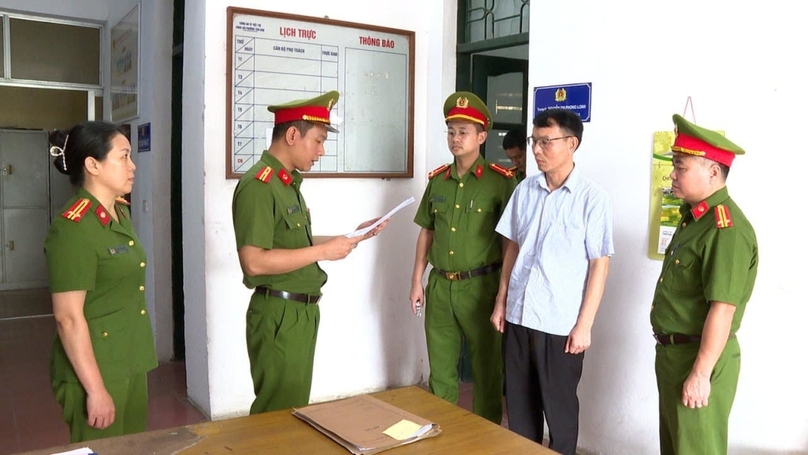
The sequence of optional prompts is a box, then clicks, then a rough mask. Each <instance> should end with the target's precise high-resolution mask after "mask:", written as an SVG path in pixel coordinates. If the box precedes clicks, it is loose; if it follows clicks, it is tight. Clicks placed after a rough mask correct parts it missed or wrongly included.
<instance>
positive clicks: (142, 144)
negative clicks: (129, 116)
mask: <svg viewBox="0 0 808 455" xmlns="http://www.w3.org/2000/svg"><path fill="white" fill-rule="evenodd" d="M149 150H151V123H144V124H143V125H138V126H137V151H138V153H140V152H148V151H149Z"/></svg>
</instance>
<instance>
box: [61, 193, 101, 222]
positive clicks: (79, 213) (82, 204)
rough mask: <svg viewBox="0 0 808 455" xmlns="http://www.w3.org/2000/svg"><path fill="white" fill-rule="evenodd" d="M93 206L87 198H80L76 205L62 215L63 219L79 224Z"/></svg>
mask: <svg viewBox="0 0 808 455" xmlns="http://www.w3.org/2000/svg"><path fill="white" fill-rule="evenodd" d="M92 205H93V204H92V203H91V202H90V200H89V199H87V198H79V200H78V201H76V203H75V204H73V205H71V206H70V208H69V209H67V211H66V212H65V213H63V214H62V217H64V218H67V219H68V220H70V221H73V222H76V223H78V222H79V221H81V217H83V216H84V214H85V213H87V210H90V207H91V206H92Z"/></svg>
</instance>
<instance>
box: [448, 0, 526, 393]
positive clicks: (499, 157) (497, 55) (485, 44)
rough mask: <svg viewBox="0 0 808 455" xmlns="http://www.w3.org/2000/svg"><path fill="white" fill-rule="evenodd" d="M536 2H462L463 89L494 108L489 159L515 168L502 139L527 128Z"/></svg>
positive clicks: (464, 375)
mask: <svg viewBox="0 0 808 455" xmlns="http://www.w3.org/2000/svg"><path fill="white" fill-rule="evenodd" d="M529 17H530V0H511V1H502V0H458V2H457V77H456V84H455V85H456V88H457V90H467V91H471V92H473V93H474V94H476V95H477V96H479V97H480V99H482V100H483V101H484V102H485V103H486V105H487V106H488V109H489V110H490V111H491V116H492V120H493V122H492V128H491V131H489V133H488V139H487V140H486V142H485V144H483V147H482V149H481V152H482V154H483V157H484V158H485V159H486V160H488V161H490V162H494V163H498V164H500V165H502V166H504V167H507V168H510V167H511V166H512V164H511V161H510V159H509V158H508V156H507V155H506V154H505V150H504V149H503V148H502V139H503V137H504V136H505V134H506V133H507V132H508V131H509V130H510V129H512V128H516V127H522V126H526V123H525V122H526V121H527V119H526V115H527V100H528V86H527V80H528V79H527V76H528V43H529V41H530V36H529V33H530V21H529ZM458 373H459V376H460V379H461V380H462V381H464V382H468V381H471V377H472V376H471V362H470V360H469V352H468V346H467V345H466V343H465V340H464V341H463V344H462V352H461V356H460V362H459V364H458Z"/></svg>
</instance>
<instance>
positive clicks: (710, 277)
mask: <svg viewBox="0 0 808 455" xmlns="http://www.w3.org/2000/svg"><path fill="white" fill-rule="evenodd" d="M680 212H681V213H682V219H681V221H680V222H679V227H678V228H677V229H676V232H675V233H674V235H673V238H672V239H671V242H670V244H669V245H668V248H667V250H666V251H665V260H664V261H663V264H662V273H661V275H660V277H659V280H658V281H657V286H656V292H655V293H654V302H653V306H652V307H651V325H652V326H653V329H654V333H657V334H670V333H682V334H686V335H700V334H701V333H702V329H703V328H704V321H705V320H706V318H707V312H708V311H709V310H710V302H712V301H717V302H725V303H729V304H731V305H734V306H735V307H736V309H735V315H734V316H733V319H732V326H731V329H730V331H731V333H735V332H736V331H737V330H738V328H739V327H740V324H741V319H742V318H743V314H744V310H745V309H746V303H747V302H748V301H749V297H750V296H751V294H752V288H753V287H754V284H755V277H756V275H757V266H758V246H757V239H756V237H755V230H754V229H753V228H752V225H751V224H750V223H749V220H747V219H746V217H745V216H744V214H743V212H741V209H739V208H738V206H737V205H736V204H735V202H734V201H733V200H732V199H731V198H730V197H729V193H728V192H727V189H726V188H722V189H721V190H719V191H716V192H715V193H714V194H713V195H712V196H710V197H708V198H707V199H706V200H704V201H702V202H701V203H699V204H698V205H696V206H695V207H691V206H690V205H688V204H684V205H683V206H682V207H681V208H680Z"/></svg>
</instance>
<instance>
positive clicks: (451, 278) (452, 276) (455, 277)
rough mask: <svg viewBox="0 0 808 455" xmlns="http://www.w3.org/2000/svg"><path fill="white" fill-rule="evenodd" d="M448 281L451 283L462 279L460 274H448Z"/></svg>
mask: <svg viewBox="0 0 808 455" xmlns="http://www.w3.org/2000/svg"><path fill="white" fill-rule="evenodd" d="M446 279H447V280H449V281H456V280H459V279H460V273H459V272H446Z"/></svg>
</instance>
